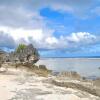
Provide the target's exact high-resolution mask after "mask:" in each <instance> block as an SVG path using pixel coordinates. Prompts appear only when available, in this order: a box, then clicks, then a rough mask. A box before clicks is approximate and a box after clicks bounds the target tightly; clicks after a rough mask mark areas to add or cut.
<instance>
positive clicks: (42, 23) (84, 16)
mask: <svg viewBox="0 0 100 100" xmlns="http://www.w3.org/2000/svg"><path fill="white" fill-rule="evenodd" d="M20 43H23V44H30V43H32V44H33V45H34V46H35V47H36V48H37V49H38V50H39V53H40V56H42V57H91V56H100V0H0V49H3V50H6V51H11V50H14V49H15V48H16V47H17V46H18V45H19V44H20Z"/></svg>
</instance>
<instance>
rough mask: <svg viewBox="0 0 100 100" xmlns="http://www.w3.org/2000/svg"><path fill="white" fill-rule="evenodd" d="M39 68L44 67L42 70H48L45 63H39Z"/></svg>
mask: <svg viewBox="0 0 100 100" xmlns="http://www.w3.org/2000/svg"><path fill="white" fill-rule="evenodd" d="M39 69H42V70H47V68H46V66H45V65H39Z"/></svg>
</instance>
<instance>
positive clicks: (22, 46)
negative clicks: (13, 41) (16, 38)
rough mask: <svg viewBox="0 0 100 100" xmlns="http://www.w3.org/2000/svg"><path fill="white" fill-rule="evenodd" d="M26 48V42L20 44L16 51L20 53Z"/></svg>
mask: <svg viewBox="0 0 100 100" xmlns="http://www.w3.org/2000/svg"><path fill="white" fill-rule="evenodd" d="M24 48H26V45H25V44H19V45H18V47H17V49H16V52H17V53H19V52H21V51H23V49H24Z"/></svg>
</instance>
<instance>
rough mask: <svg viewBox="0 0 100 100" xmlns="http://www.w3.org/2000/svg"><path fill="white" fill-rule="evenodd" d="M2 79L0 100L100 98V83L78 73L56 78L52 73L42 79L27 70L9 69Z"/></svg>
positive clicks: (85, 99)
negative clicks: (86, 78) (84, 77)
mask: <svg viewBox="0 0 100 100" xmlns="http://www.w3.org/2000/svg"><path fill="white" fill-rule="evenodd" d="M64 75H66V76H64ZM74 76H75V77H74ZM0 80H1V82H0V90H1V91H0V93H2V95H0V100H8V98H9V100H13V99H16V100H19V99H22V100H40V99H41V100H59V99H57V98H61V99H60V100H66V99H68V98H69V99H68V100H99V99H100V95H99V94H98V93H100V91H99V89H100V84H99V83H100V80H96V81H90V80H82V79H81V77H80V76H79V75H78V74H77V73H75V72H73V73H70V72H66V73H65V74H63V75H61V74H60V75H57V76H53V75H52V74H48V75H47V76H41V75H38V73H35V71H34V72H32V71H30V70H27V68H26V67H24V68H21V67H19V68H17V69H16V68H12V67H9V68H8V70H7V71H5V72H2V73H0ZM9 86H12V87H9ZM91 86H92V87H91ZM16 89H17V91H16ZM15 91H16V92H15ZM5 93H6V94H5ZM4 95H6V98H5V96H4ZM62 98H64V99H62Z"/></svg>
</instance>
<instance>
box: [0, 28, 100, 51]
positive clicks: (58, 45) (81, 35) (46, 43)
mask: <svg viewBox="0 0 100 100" xmlns="http://www.w3.org/2000/svg"><path fill="white" fill-rule="evenodd" d="M0 31H1V33H0V39H1V41H0V43H1V44H2V45H4V46H5V47H6V46H7V45H8V46H7V47H16V46H17V45H18V44H19V43H26V44H29V43H32V44H33V45H35V46H36V47H37V48H43V49H69V50H70V49H76V48H79V46H82V47H84V46H87V45H91V44H95V43H97V36H95V35H93V34H90V33H88V32H77V33H71V34H70V35H66V36H63V35H61V36H60V37H59V38H57V37H56V36H54V34H53V32H54V30H49V29H48V30H47V31H43V30H42V29H35V30H34V29H33V30H29V29H23V28H19V29H18V28H10V27H0ZM47 32H48V33H47ZM5 39H6V41H5ZM99 41H100V40H99ZM10 43H11V45H12V46H9V44H10Z"/></svg>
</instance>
